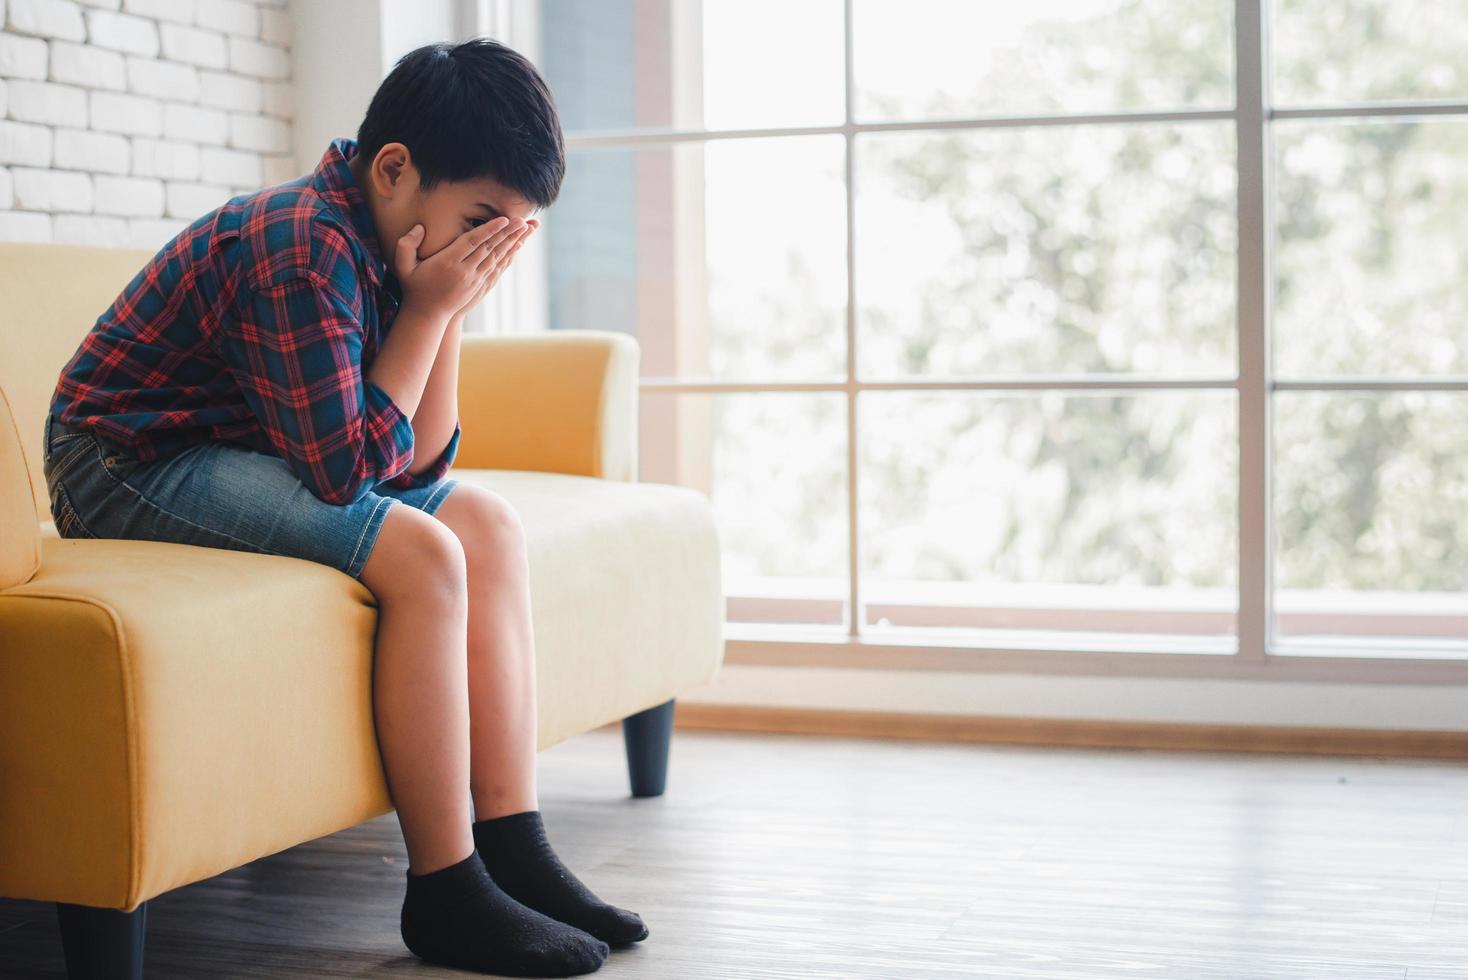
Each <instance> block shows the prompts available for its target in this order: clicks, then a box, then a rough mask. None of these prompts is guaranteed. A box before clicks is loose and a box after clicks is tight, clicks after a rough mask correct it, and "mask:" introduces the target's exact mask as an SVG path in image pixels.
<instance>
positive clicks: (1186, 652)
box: [565, 0, 1468, 683]
mask: <svg viewBox="0 0 1468 980" xmlns="http://www.w3.org/2000/svg"><path fill="white" fill-rule="evenodd" d="M672 2H676V0H672ZM1269 2H1270V0H1235V3H1234V35H1233V43H1234V86H1235V93H1234V95H1235V99H1234V106H1233V108H1231V109H1197V110H1175V111H1124V112H1100V113H1067V114H1054V115H1022V116H979V117H968V118H956V119H943V120H920V121H888V122H871V123H859V122H857V121H856V120H855V118H854V109H855V104H856V81H855V71H854V63H853V51H854V43H853V39H854V32H853V26H852V24H853V5H854V0H842V23H843V33H844V45H845V51H844V59H843V65H844V75H845V78H844V87H845V110H844V119H843V121H842V122H841V123H840V124H835V125H820V126H798V127H777V128H738V129H723V130H680V129H660V130H637V131H605V132H577V133H574V134H573V133H567V134H566V136H565V143H566V148H567V150H568V151H573V150H578V149H592V148H596V149H640V148H649V147H663V146H671V145H674V144H679V143H685V142H696V143H707V142H711V141H714V140H720V139H749V138H783V137H791V136H804V135H840V136H841V137H842V139H843V143H844V148H845V153H844V156H845V178H846V187H845V193H846V229H847V236H846V269H847V294H846V315H845V333H846V338H845V339H846V365H845V378H844V380H842V381H833V382H773V381H771V382H762V381H753V382H751V381H748V380H742V381H737V382H735V381H731V382H721V381H713V380H705V381H683V380H677V379H674V378H665V377H644V378H642V379H640V381H639V393H640V394H654V395H681V394H729V393H736V392H839V393H842V394H843V395H844V396H845V401H846V408H847V411H846V432H845V435H846V443H847V444H846V451H847V452H846V466H847V549H848V563H849V564H848V586H849V592H848V595H847V597H846V607H847V622H846V624H845V635H844V636H843V635H841V634H840V633H839V630H840V629H841V627H839V626H826V625H822V626H810V625H775V624H758V623H732V622H731V623H727V624H726V626H725V636H726V640H727V648H726V661H727V662H730V663H737V664H752V665H767V666H814V667H845V668H865V669H902V670H936V671H979V672H985V671H988V672H1023V673H1055V674H1064V675H1085V674H1103V675H1108V676H1135V677H1210V678H1220V679H1233V680H1244V679H1273V680H1298V681H1320V680H1333V681H1342V682H1383V681H1391V682H1397V683H1414V682H1416V683H1468V649H1464V650H1463V651H1462V652H1460V653H1457V654H1443V653H1432V652H1427V653H1424V652H1423V651H1422V650H1421V649H1420V648H1419V650H1418V651H1417V655H1414V652H1413V650H1412V648H1411V646H1410V645H1403V646H1400V647H1394V646H1393V644H1391V643H1390V641H1388V642H1387V643H1385V644H1383V643H1375V644H1373V643H1372V642H1371V641H1370V640H1362V641H1360V642H1359V643H1357V642H1354V641H1351V642H1342V643H1339V644H1322V643H1317V642H1313V641H1311V642H1305V643H1303V644H1300V645H1295V644H1292V643H1290V642H1285V643H1279V642H1276V641H1274V639H1273V638H1272V637H1271V636H1270V626H1271V622H1272V620H1273V600H1274V590H1273V581H1272V580H1273V554H1272V542H1273V536H1274V534H1273V525H1272V519H1273V514H1272V501H1273V488H1272V483H1271V474H1270V460H1271V456H1272V447H1271V444H1270V442H1271V439H1270V437H1271V410H1272V405H1273V394H1274V392H1277V391H1353V392H1363V391H1417V390H1436V391H1443V390H1448V391H1456V392H1468V378H1463V377H1436V378H1428V377H1400V378H1391V379H1386V378H1375V377H1350V378H1339V377H1337V378H1318V379H1312V378H1292V379H1279V378H1275V377H1274V376H1273V373H1272V366H1271V364H1270V353H1271V334H1270V329H1271V323H1270V319H1271V312H1272V305H1273V303H1272V286H1273V267H1272V261H1271V258H1272V256H1271V252H1272V247H1273V239H1274V225H1273V220H1272V214H1271V199H1272V184H1271V182H1272V172H1271V171H1272V164H1273V146H1272V138H1271V130H1272V127H1271V125H1270V124H1271V123H1272V122H1274V121H1275V120H1290V119H1332V118H1370V117H1401V118H1410V117H1421V116H1428V115H1456V116H1461V115H1468V100H1459V101H1443V100H1435V101H1396V102H1371V103H1350V104H1340V105H1320V106H1313V107H1308V108H1304V107H1302V108H1275V107H1273V106H1272V105H1271V100H1270V94H1269V80H1270V74H1271V71H1270V64H1269V42H1268V27H1269V19H1270V18H1269V7H1268V4H1269ZM1209 120H1212V121H1231V122H1232V123H1233V124H1234V130H1235V140H1236V141H1235V146H1236V148H1237V153H1238V158H1237V176H1238V186H1237V233H1238V237H1237V241H1238V255H1237V267H1236V268H1237V281H1236V304H1237V305H1236V315H1237V331H1238V333H1237V338H1236V339H1237V347H1236V349H1237V357H1238V363H1237V372H1236V374H1235V375H1234V376H1228V375H1188V376H1185V375H1171V376H1165V375H1151V374H1149V375H1145V376H1137V375H1126V374H1120V375H1110V374H1108V375H1075V376H1072V375H1066V376H1060V377H1046V376H1043V375H1037V376H1027V377H1023V378H1006V379H987V378H986V379H982V380H980V379H964V378H945V379H923V378H913V379H902V380H880V379H874V380H867V379H863V378H861V377H859V376H858V371H857V363H858V350H857V345H858V342H859V337H858V333H857V329H856V317H857V310H858V303H857V295H856V291H857V280H856V276H855V275H854V269H855V261H856V235H857V234H858V233H859V229H858V227H857V225H856V220H855V219H856V193H857V186H856V160H855V143H856V137H857V136H858V135H860V134H865V133H880V132H905V131H937V130H942V131H953V130H964V129H977V128H1013V127H1035V126H1071V125H1081V124H1085V125H1094V124H1106V125H1128V124H1136V123H1159V122H1197V121H1209ZM1219 388H1227V389H1231V390H1233V391H1234V393H1235V397H1236V402H1237V412H1238V419H1237V421H1238V439H1239V444H1238V450H1239V456H1238V479H1239V485H1238V498H1237V499H1238V515H1237V517H1238V519H1237V530H1238V563H1239V564H1238V576H1237V583H1238V584H1237V588H1238V607H1237V635H1236V640H1237V643H1236V645H1235V644H1234V643H1233V642H1232V641H1230V642H1229V643H1228V644H1227V646H1228V647H1229V649H1228V650H1227V651H1226V652H1220V644H1219V642H1218V640H1217V639H1216V638H1211V637H1210V638H1199V641H1198V642H1197V643H1191V642H1189V640H1188V638H1178V637H1167V638H1163V639H1159V640H1152V639H1149V638H1147V637H1145V636H1140V637H1139V636H1137V635H1135V634H1126V635H1120V636H1119V637H1118V638H1116V639H1112V638H1109V637H1106V636H1104V635H1100V634H1078V637H1080V638H1083V642H1082V641H1079V640H1078V642H1075V643H1070V642H1066V643H1046V642H1044V641H1043V640H1042V639H1038V638H1037V639H1036V641H1035V642H1026V641H1024V640H1016V641H1015V642H996V643H990V644H983V645H979V644H976V643H975V642H974V639H973V637H972V635H968V636H953V637H951V638H948V637H944V636H942V635H939V634H938V632H936V631H932V630H911V631H904V630H900V629H895V628H892V627H883V628H882V630H881V634H880V636H874V635H873V634H871V633H870V632H866V631H864V627H863V623H862V620H863V619H864V610H863V606H862V596H861V588H862V575H861V569H860V557H861V556H860V550H859V549H860V541H861V535H860V527H859V522H860V511H861V508H860V507H859V506H858V501H859V496H860V486H859V476H860V468H859V460H858V446H859V445H860V442H859V438H860V434H859V432H858V411H857V399H858V397H859V396H860V394H861V393H862V392H864V391H876V390H901V391H937V390H954V391H1017V390H1061V391H1067V390H1068V391H1079V390H1111V391H1117V392H1141V391H1146V390H1148V389H1163V390H1173V391H1182V390H1201V389H1219ZM1287 647H1288V648H1290V649H1292V650H1293V652H1289V653H1285V652H1282V651H1283V650H1284V649H1285V648H1287Z"/></svg>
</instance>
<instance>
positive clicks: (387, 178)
mask: <svg viewBox="0 0 1468 980" xmlns="http://www.w3.org/2000/svg"><path fill="white" fill-rule="evenodd" d="M414 175H415V171H414V167H413V155H412V153H411V152H409V150H408V148H407V146H405V145H403V144H402V143H387V144H384V145H383V147H382V149H380V150H378V151H377V156H376V157H375V158H374V159H373V161H372V170H371V176H372V186H373V188H374V189H376V191H377V194H378V196H379V197H383V198H390V197H392V196H393V195H394V194H396V193H398V192H400V191H403V190H407V189H409V188H410V187H411V186H413V185H415V184H416V181H413V180H410V179H408V178H410V177H412V176H414Z"/></svg>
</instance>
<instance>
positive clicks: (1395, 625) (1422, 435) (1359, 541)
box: [1274, 391, 1468, 657]
mask: <svg viewBox="0 0 1468 980" xmlns="http://www.w3.org/2000/svg"><path fill="white" fill-rule="evenodd" d="M1274 431H1275V447H1274V453H1275V464H1274V488H1275V491H1274V497H1275V515H1276V516H1275V541H1276V548H1275V550H1276V555H1275V588H1276V590H1277V591H1276V593H1275V616H1276V629H1277V631H1278V634H1279V635H1280V637H1281V639H1282V640H1284V641H1290V644H1291V645H1292V646H1299V647H1300V648H1301V649H1307V648H1308V646H1309V644H1310V643H1311V642H1312V641H1313V642H1316V643H1319V642H1327V643H1328V642H1331V641H1342V640H1345V641H1349V640H1352V639H1356V640H1372V639H1374V643H1372V644H1371V652H1372V654H1373V655H1380V652H1381V649H1382V646H1383V644H1382V643H1381V640H1380V638H1381V637H1395V638H1398V639H1399V640H1400V642H1401V644H1402V646H1403V647H1404V649H1405V648H1408V647H1421V646H1422V644H1423V642H1424V641H1425V640H1429V639H1431V638H1437V639H1438V640H1439V641H1441V640H1442V639H1444V638H1447V639H1450V640H1452V641H1456V642H1452V643H1449V644H1448V645H1447V646H1446V647H1445V648H1444V650H1443V654H1444V655H1447V656H1458V657H1462V656H1468V649H1465V647H1464V644H1463V640H1464V639H1465V638H1468V521H1465V520H1464V519H1463V515H1464V514H1465V513H1468V455H1465V454H1464V452H1463V447H1464V446H1465V445H1468V395H1464V394H1460V393H1458V392H1427V391H1410V392H1369V393H1355V392H1352V393H1348V394H1342V393H1339V392H1315V391H1285V392H1278V393H1277V394H1276V395H1275V399H1274ZM1284 652H1291V651H1289V650H1285V651H1284ZM1413 652H1414V653H1418V652H1422V653H1426V652H1429V651H1428V650H1426V649H1422V650H1420V651H1418V650H1414V651H1413Z"/></svg>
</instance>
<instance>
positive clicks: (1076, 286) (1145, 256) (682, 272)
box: [536, 0, 1468, 676]
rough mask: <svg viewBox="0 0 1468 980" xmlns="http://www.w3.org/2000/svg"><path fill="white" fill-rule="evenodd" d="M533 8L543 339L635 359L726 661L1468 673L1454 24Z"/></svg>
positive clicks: (1462, 131) (761, 6)
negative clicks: (686, 513) (713, 548)
mask: <svg viewBox="0 0 1468 980" xmlns="http://www.w3.org/2000/svg"><path fill="white" fill-rule="evenodd" d="M538 9H539V15H540V21H539V25H538V37H539V49H538V51H537V52H536V56H537V61H538V64H540V66H541V67H542V69H543V70H544V71H545V74H546V77H547V79H548V81H549V82H550V84H551V87H552V89H553V90H554V91H555V93H556V98H557V101H558V104H559V106H560V109H561V112H562V118H563V122H564V123H565V126H566V132H567V140H568V167H569V175H568V180H567V182H566V185H565V188H564V190H563V194H562V197H561V200H560V201H559V202H558V203H557V205H556V207H555V208H554V209H552V212H551V213H550V214H548V216H547V221H546V232H547V238H546V246H545V247H546V249H547V253H548V268H549V285H548V323H549V326H550V327H551V328H552V329H555V328H562V327H566V328H592V329H609V330H620V331H625V332H628V333H631V334H634V335H635V336H636V337H637V338H638V340H639V342H640V344H641V346H642V351H643V359H642V370H643V378H642V397H641V406H640V407H641V413H642V414H641V432H640V451H641V478H642V479H644V480H648V481H653V482H668V483H680V484H685V485H689V486H693V487H696V488H697V489H699V490H701V491H703V492H705V493H707V494H708V495H709V497H710V499H711V500H712V501H713V503H714V507H715V510H716V512H717V515H718V520H719V522H720V531H721V541H722V544H723V547H724V551H725V555H724V558H725V569H724V571H725V576H724V578H725V585H726V592H727V598H728V618H729V621H730V624H731V626H730V637H731V640H733V641H735V642H738V643H740V644H746V645H747V646H748V648H749V649H754V648H756V647H761V646H763V647H766V648H768V649H769V650H773V651H789V650H796V649H801V648H807V649H809V648H814V647H821V646H830V647H834V648H838V649H839V650H845V651H852V650H857V649H860V648H881V649H882V650H884V651H888V652H890V653H891V659H890V661H888V662H890V663H892V664H900V663H902V662H903V660H902V656H903V653H904V652H905V651H922V650H927V651H930V652H931V651H934V650H938V649H939V648H941V649H942V650H943V651H945V652H946V653H948V654H951V655H952V656H954V657H959V656H970V657H978V656H986V655H989V654H993V655H995V656H1000V655H1002V656H1004V657H1007V658H1009V659H1007V660H1005V661H1004V662H1005V663H1007V664H1013V665H1021V666H1022V665H1024V664H1027V663H1034V664H1039V663H1041V662H1042V659H1040V658H1044V661H1045V662H1046V663H1051V664H1053V663H1059V664H1070V665H1078V664H1082V663H1086V664H1094V663H1096V662H1097V660H1096V658H1097V657H1098V656H1099V657H1101V658H1103V659H1104V660H1105V662H1106V663H1107V664H1108V666H1107V667H1106V668H1103V669H1108V670H1110V669H1117V670H1133V669H1134V670H1136V671H1138V672H1145V671H1148V670H1152V669H1160V670H1165V671H1170V672H1171V671H1187V670H1190V669H1206V670H1208V671H1211V672H1213V673H1214V674H1217V675H1220V676H1232V675H1233V673H1237V674H1239V675H1242V674H1243V673H1245V672H1246V671H1251V670H1256V669H1257V668H1259V667H1260V666H1261V665H1262V664H1264V663H1265V662H1270V663H1272V664H1274V665H1278V666H1277V667H1274V668H1271V669H1279V670H1283V669H1286V668H1288V667H1291V666H1292V665H1293V666H1303V665H1304V664H1306V663H1307V662H1314V663H1320V664H1324V665H1325V668H1328V667H1329V665H1330V664H1336V665H1340V664H1341V663H1343V662H1344V661H1347V660H1351V661H1359V660H1362V659H1365V660H1371V661H1380V662H1381V663H1379V664H1378V666H1379V667H1380V669H1381V671H1382V673H1381V675H1380V676H1387V675H1388V674H1389V673H1391V672H1392V671H1394V670H1396V671H1398V672H1399V671H1400V668H1401V666H1402V665H1403V664H1404V663H1405V662H1406V661H1416V662H1419V664H1425V663H1427V662H1432V661H1443V660H1449V661H1451V660H1460V661H1461V660H1468V644H1465V640H1468V597H1465V587H1468V520H1464V519H1463V518H1462V517H1461V516H1460V515H1462V514H1463V513H1465V512H1468V510H1465V507H1468V462H1465V458H1468V457H1465V454H1464V453H1463V451H1462V450H1463V447H1465V446H1468V353H1465V352H1468V285H1465V283H1468V275H1465V271H1468V270H1465V269H1464V268H1463V265H1464V263H1465V261H1468V260H1465V259H1463V258H1461V257H1462V256H1465V255H1468V247H1465V246H1468V241H1465V238H1468V232H1465V231H1463V230H1462V226H1463V223H1462V222H1461V221H1459V220H1457V219H1456V216H1457V215H1458V214H1459V213H1460V212H1461V210H1462V207H1461V205H1463V204H1468V176H1465V175H1468V54H1465V53H1464V52H1468V11H1463V10H1457V9H1456V5H1453V4H1442V3H1440V2H1437V0H1340V2H1337V3H1332V4H1321V3H1317V2H1314V0H1275V2H1274V3H1273V4H1269V3H1265V2H1261V0H1031V2H1029V3H1026V4H1021V5H998V4H961V3H952V2H948V0H922V2H917V0H913V2H907V3H902V4H896V3H890V2H886V0H810V2H806V3H801V4H785V3H775V2H773V0H759V2H740V3H734V2H727V0H707V2H699V0H661V2H650V0H638V2H632V0H620V2H607V3H598V4H585V3H579V2H576V0H546V2H544V3H542V4H541V5H540V6H539V8H538ZM1068 656H1070V657H1073V658H1074V659H1070V660H1067V659H1065V658H1066V657H1068ZM930 662H932V661H931V659H930ZM973 662H978V661H977V660H975V661H973ZM994 662H998V661H997V660H996V661H994ZM1154 665H1163V666H1161V667H1156V666H1154ZM1368 666H1369V665H1368ZM1325 668H1323V669H1325ZM1078 669H1080V668H1078ZM1428 669H1431V668H1428ZM1363 676H1364V675H1363Z"/></svg>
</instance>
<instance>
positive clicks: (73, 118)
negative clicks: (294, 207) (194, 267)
mask: <svg viewBox="0 0 1468 980" xmlns="http://www.w3.org/2000/svg"><path fill="white" fill-rule="evenodd" d="M0 22H3V24H4V30H3V31H0V239H3V240H11V241H56V242H80V243H86V244H95V245H109V246H124V247H132V248H155V247H158V246H160V245H162V244H163V243H164V242H165V241H167V240H168V239H169V238H170V237H172V236H173V235H174V234H175V233H176V232H178V231H179V229H181V228H183V227H184V226H185V225H187V224H188V223H189V222H190V221H192V220H193V219H194V218H197V217H198V216H199V215H201V214H203V213H204V212H206V211H209V210H210V209H212V208H214V207H217V206H218V205H220V204H222V203H224V201H225V200H227V199H228V198H229V197H231V196H232V195H234V194H237V193H241V192H243V191H249V190H255V189H257V188H259V187H262V186H266V185H269V184H273V183H278V182H280V181H283V180H289V179H290V178H292V177H295V176H298V175H299V174H301V173H304V172H305V170H308V169H310V167H311V166H312V165H314V164H315V162H316V157H319V155H320V153H319V150H318V151H317V153H316V154H315V156H313V157H312V159H311V161H310V163H309V164H308V165H307V166H306V167H305V168H300V166H299V162H298V159H297V156H296V155H295V154H294V153H293V149H294V147H293V133H292V120H293V117H294V101H295V100H294V91H293V88H292V83H291V71H292V68H291V57H290V49H291V42H292V25H291V15H290V10H289V8H288V6H287V0H84V2H73V0H0Z"/></svg>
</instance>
